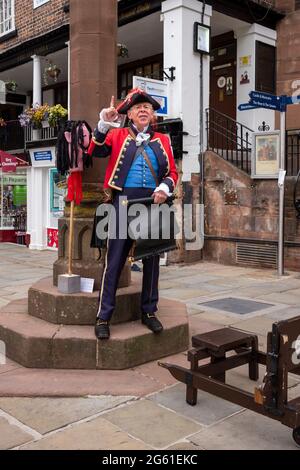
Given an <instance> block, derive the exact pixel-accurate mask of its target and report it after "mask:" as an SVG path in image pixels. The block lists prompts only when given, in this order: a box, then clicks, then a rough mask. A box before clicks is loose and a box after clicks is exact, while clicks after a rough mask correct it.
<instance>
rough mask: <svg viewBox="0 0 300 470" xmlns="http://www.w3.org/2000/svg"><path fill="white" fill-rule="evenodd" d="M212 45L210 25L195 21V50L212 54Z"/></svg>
mask: <svg viewBox="0 0 300 470" xmlns="http://www.w3.org/2000/svg"><path fill="white" fill-rule="evenodd" d="M210 45H211V34H210V26H206V25H205V24H203V23H194V52H200V53H201V54H210V49H211V47H210Z"/></svg>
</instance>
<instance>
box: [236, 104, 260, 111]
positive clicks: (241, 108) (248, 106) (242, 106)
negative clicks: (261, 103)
mask: <svg viewBox="0 0 300 470" xmlns="http://www.w3.org/2000/svg"><path fill="white" fill-rule="evenodd" d="M257 108H258V106H253V104H249V103H244V104H240V105H239V111H247V110H248V109H257Z"/></svg>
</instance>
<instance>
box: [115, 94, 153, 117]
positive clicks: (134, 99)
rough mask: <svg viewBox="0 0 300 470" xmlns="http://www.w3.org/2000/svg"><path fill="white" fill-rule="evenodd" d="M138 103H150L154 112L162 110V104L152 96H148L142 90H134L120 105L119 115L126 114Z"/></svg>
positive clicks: (118, 108)
mask: <svg viewBox="0 0 300 470" xmlns="http://www.w3.org/2000/svg"><path fill="white" fill-rule="evenodd" d="M138 103H150V104H152V106H153V109H154V111H157V110H158V109H160V107H161V106H160V104H159V102H158V101H156V100H155V99H154V98H152V96H150V95H148V93H146V92H145V91H144V90H142V89H141V88H134V89H133V90H131V91H130V92H129V93H128V95H127V96H126V98H125V100H124V101H123V102H122V103H121V104H119V106H118V107H117V111H118V113H119V114H126V113H127V111H129V110H130V108H131V107H132V106H134V105H135V104H138Z"/></svg>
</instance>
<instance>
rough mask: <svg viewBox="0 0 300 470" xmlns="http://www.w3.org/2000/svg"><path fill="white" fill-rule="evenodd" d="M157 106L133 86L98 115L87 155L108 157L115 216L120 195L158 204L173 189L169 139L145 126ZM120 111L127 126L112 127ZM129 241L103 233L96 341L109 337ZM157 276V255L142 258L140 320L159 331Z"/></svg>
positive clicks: (109, 189)
mask: <svg viewBox="0 0 300 470" xmlns="http://www.w3.org/2000/svg"><path fill="white" fill-rule="evenodd" d="M158 109H160V104H159V103H158V101H156V100H155V99H153V98H152V97H151V96H150V95H148V94H147V93H146V92H145V91H143V90H141V89H139V88H135V89H134V90H132V91H131V92H130V93H129V94H128V95H127V97H126V98H125V100H124V101H123V102H122V103H121V104H120V105H119V106H118V107H117V108H115V106H114V97H112V100H111V103H110V107H109V108H105V109H103V110H102V111H101V113H100V121H99V122H98V126H97V129H96V130H95V131H94V137H93V139H92V142H91V145H90V149H89V153H90V154H92V155H93V157H100V158H102V157H108V156H109V162H108V166H107V169H106V174H105V179H104V191H105V192H107V193H108V194H109V195H110V196H111V201H112V204H113V206H114V208H115V210H116V213H117V220H118V214H119V213H118V207H119V198H120V197H121V196H123V197H124V196H126V197H127V199H128V200H130V199H140V198H146V197H153V202H154V203H156V204H162V203H164V202H165V201H166V200H167V198H168V197H169V196H171V195H172V193H173V191H174V189H175V186H176V183H177V180H178V173H177V169H176V166H175V162H174V157H173V152H172V147H171V144H170V140H169V137H168V136H166V135H164V134H161V133H158V132H154V131H153V129H152V127H151V122H153V120H154V113H155V111H157V110H158ZM122 114H123V115H124V114H125V115H126V114H127V116H128V119H129V125H128V127H124V128H117V127H116V121H117V120H118V118H119V115H122ZM117 224H118V221H117ZM132 243H133V241H132V239H131V238H129V237H128V236H127V238H125V239H121V238H120V237H118V236H117V237H116V236H114V237H111V236H110V235H109V237H108V241H107V252H106V260H105V266H104V270H103V275H102V282H101V287H100V294H99V307H98V312H97V319H96V325H95V334H96V337H97V338H98V339H108V338H109V336H110V329H109V322H110V319H111V317H112V314H113V311H114V308H115V301H116V300H115V297H116V290H117V286H118V281H119V277H120V275H121V272H122V269H123V267H124V264H125V261H126V258H127V256H128V254H129V251H130V248H131V246H132ZM158 276H159V255H155V256H152V257H147V258H145V259H144V260H143V284H142V295H141V313H142V323H143V324H144V325H146V326H147V327H148V328H149V329H150V330H151V331H153V333H159V332H161V331H162V330H163V326H162V324H161V322H160V321H159V319H158V318H157V316H156V312H157V309H158V307H157V304H158Z"/></svg>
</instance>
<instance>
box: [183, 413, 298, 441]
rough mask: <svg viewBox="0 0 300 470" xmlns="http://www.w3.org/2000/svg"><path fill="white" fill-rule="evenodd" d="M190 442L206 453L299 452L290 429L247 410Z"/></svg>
mask: <svg viewBox="0 0 300 470" xmlns="http://www.w3.org/2000/svg"><path fill="white" fill-rule="evenodd" d="M189 440H190V441H191V442H193V443H194V444H197V445H199V446H200V447H203V448H204V449H206V450H297V447H296V444H295V443H294V441H293V439H292V431H291V429H289V428H287V427H285V426H283V425H282V424H281V423H279V422H278V421H275V420H273V419H270V418H267V417H265V416H261V415H259V414H258V413H254V412H252V411H249V410H246V411H243V412H241V413H238V414H237V415H235V416H232V417H230V418H228V419H226V420H225V421H222V422H220V423H217V424H215V425H214V426H211V427H210V428H209V429H205V430H203V431H200V432H199V433H198V434H195V435H194V436H192V437H190V438H189Z"/></svg>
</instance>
